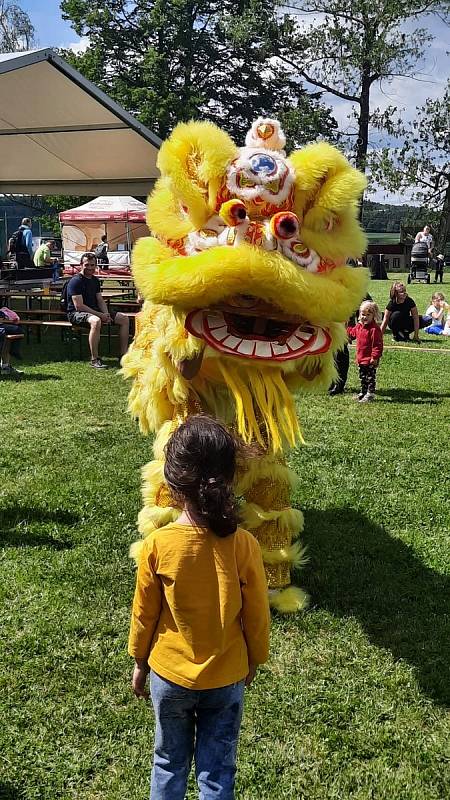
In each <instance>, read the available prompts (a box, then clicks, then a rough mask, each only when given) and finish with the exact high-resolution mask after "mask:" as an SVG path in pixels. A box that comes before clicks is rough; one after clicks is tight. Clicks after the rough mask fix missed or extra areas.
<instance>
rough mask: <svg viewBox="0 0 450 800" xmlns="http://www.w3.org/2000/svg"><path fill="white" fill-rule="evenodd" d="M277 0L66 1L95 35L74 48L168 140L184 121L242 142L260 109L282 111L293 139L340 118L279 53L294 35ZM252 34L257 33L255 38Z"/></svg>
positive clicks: (79, 26)
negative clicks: (290, 72)
mask: <svg viewBox="0 0 450 800" xmlns="http://www.w3.org/2000/svg"><path fill="white" fill-rule="evenodd" d="M277 7H278V3H277V2H276V0H275V1H274V0H236V2H232V1H231V0H135V2H134V3H132V4H130V2H129V0H62V4H61V8H62V11H63V16H64V18H65V19H68V20H70V21H71V23H72V25H73V27H74V28H75V30H76V32H77V33H78V34H79V35H80V36H88V37H89V47H88V49H87V51H86V52H85V53H83V54H81V55H78V56H75V55H73V54H67V53H66V54H65V57H67V58H69V59H70V60H71V62H72V63H73V64H74V66H76V67H77V68H78V69H79V70H80V72H82V73H83V74H84V75H85V76H86V77H87V78H89V79H90V80H92V81H93V82H94V83H96V84H97V85H99V86H100V87H101V88H102V89H104V91H106V92H107V93H108V94H109V95H111V96H112V97H113V98H114V99H115V100H117V102H119V103H121V104H122V105H123V106H124V107H125V108H127V109H128V110H129V111H131V112H132V113H134V114H135V115H136V116H137V117H138V118H139V119H140V120H141V121H142V122H143V123H144V124H146V125H147V126H148V127H149V128H151V129H152V130H154V131H155V132H156V133H157V134H158V135H159V136H161V138H164V137H166V136H167V134H168V133H169V132H170V131H171V129H172V128H173V127H174V125H175V124H176V123H177V122H179V121H186V120H189V119H198V118H202V119H209V120H211V121H213V122H216V123H218V124H220V125H221V126H222V127H224V128H225V129H226V130H227V131H228V132H229V133H230V134H231V135H233V136H234V137H235V138H236V140H237V141H242V139H243V137H244V135H245V132H246V130H247V129H248V128H249V127H250V124H251V122H252V121H253V119H254V118H255V117H256V116H258V115H259V114H264V115H266V114H267V115H277V116H279V117H280V118H281V120H282V122H283V124H284V125H286V128H287V133H288V135H289V136H290V138H291V141H292V143H297V144H299V143H302V142H305V141H308V140H311V139H314V138H316V136H317V135H318V134H320V133H322V132H325V131H326V132H327V133H329V132H333V131H334V130H335V128H336V123H335V121H334V120H333V119H332V118H331V117H330V114H329V111H328V110H327V109H326V108H324V106H323V105H322V104H321V102H320V94H319V93H317V92H316V93H315V94H314V95H309V94H307V93H306V92H305V90H304V88H303V86H302V85H301V83H299V81H298V80H297V79H296V78H289V77H288V78H286V74H285V72H286V70H285V69H284V68H283V67H282V65H281V64H280V62H279V61H276V60H275V59H274V55H275V54H276V53H277V52H278V50H279V48H280V42H281V40H282V39H283V37H284V35H285V30H284V26H286V25H290V22H289V21H287V22H286V23H284V22H283V20H282V19H281V18H279V16H278V15H277ZM249 33H251V35H249Z"/></svg>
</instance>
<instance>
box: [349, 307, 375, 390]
mask: <svg viewBox="0 0 450 800" xmlns="http://www.w3.org/2000/svg"><path fill="white" fill-rule="evenodd" d="M377 319H378V306H377V304H376V303H374V302H372V301H371V300H365V301H364V303H361V305H360V308H359V318H358V322H357V324H356V325H354V326H353V327H349V328H347V333H348V335H349V336H350V338H351V339H356V363H357V364H358V367H359V379H360V381H361V391H360V393H359V395H358V400H359V402H360V403H370V402H372V400H374V398H375V388H376V375H377V367H378V364H379V362H380V358H381V356H382V354H383V334H382V333H381V329H380V326H379V325H378V322H377Z"/></svg>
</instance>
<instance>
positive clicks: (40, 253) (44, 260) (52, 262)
mask: <svg viewBox="0 0 450 800" xmlns="http://www.w3.org/2000/svg"><path fill="white" fill-rule="evenodd" d="M52 247H53V239H48V240H47V241H46V242H42V244H41V245H39V247H38V249H37V250H36V252H35V254H34V256H33V261H34V266H35V267H51V268H52V269H53V278H52V280H53V282H54V283H56V281H58V280H59V265H58V262H57V259H56V258H52Z"/></svg>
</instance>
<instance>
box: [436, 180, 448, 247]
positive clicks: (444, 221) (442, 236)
mask: <svg viewBox="0 0 450 800" xmlns="http://www.w3.org/2000/svg"><path fill="white" fill-rule="evenodd" d="M449 238H450V181H449V184H448V186H447V191H446V192H445V199H444V205H443V207H442V213H441V219H440V222H439V231H438V235H437V238H436V247H437V253H436V255H439V253H443V254H444V255H445V245H446V244H447V242H448V240H449Z"/></svg>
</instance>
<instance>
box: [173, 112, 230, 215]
mask: <svg viewBox="0 0 450 800" xmlns="http://www.w3.org/2000/svg"><path fill="white" fill-rule="evenodd" d="M237 155H238V149H237V147H236V145H235V144H234V142H233V141H232V140H231V139H230V137H229V136H228V134H227V133H225V131H222V130H220V128H217V127H216V125H213V123H211V122H188V123H181V124H180V125H177V127H176V128H175V129H174V131H173V132H172V134H171V136H170V137H169V138H168V139H167V141H166V142H164V144H163V145H162V147H161V149H160V151H159V156H158V167H159V169H160V170H161V174H162V175H163V176H164V177H166V178H167V179H168V184H167V185H168V187H170V191H171V192H172V194H173V196H174V199H175V202H177V203H178V204H179V205H180V207H181V209H182V212H183V213H184V214H185V215H186V216H187V217H188V218H189V220H190V222H191V224H192V226H193V228H194V229H199V228H202V227H203V226H204V224H205V223H206V222H207V220H208V219H209V217H210V216H211V214H212V213H214V206H215V200H216V196H217V192H218V189H219V186H220V183H221V181H222V179H223V178H224V176H225V172H226V168H227V165H228V164H229V162H230V161H232V160H233V158H236V157H237Z"/></svg>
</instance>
